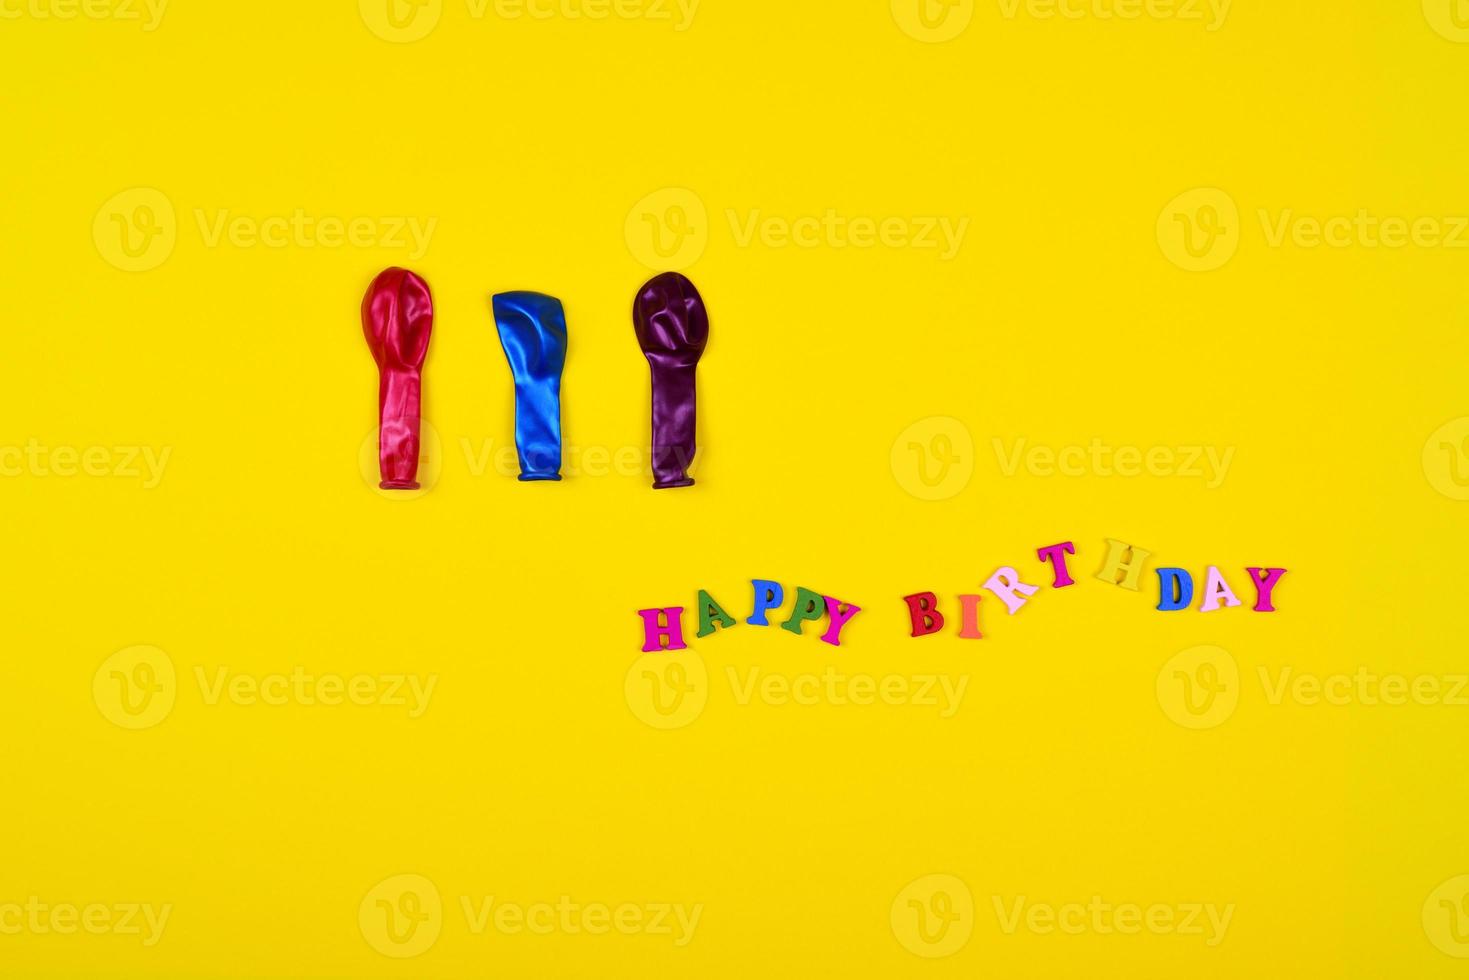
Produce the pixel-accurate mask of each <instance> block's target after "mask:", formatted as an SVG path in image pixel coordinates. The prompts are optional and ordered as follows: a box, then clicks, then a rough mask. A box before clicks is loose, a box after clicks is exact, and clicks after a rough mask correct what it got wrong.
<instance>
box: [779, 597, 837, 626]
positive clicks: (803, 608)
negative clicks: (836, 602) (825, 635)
mask: <svg viewBox="0 0 1469 980" xmlns="http://www.w3.org/2000/svg"><path fill="white" fill-rule="evenodd" d="M824 612H826V599H825V597H824V596H822V594H821V593H820V592H812V591H811V590H810V589H803V588H800V587H799V586H798V587H797V588H796V605H795V608H793V609H792V610H791V618H790V619H788V620H786V621H785V622H784V623H781V624H780V628H781V629H783V630H790V631H791V632H792V633H794V634H796V635H797V636H800V635H801V624H802V623H805V622H809V621H811V620H816V619H820V618H821V614H822V613H824Z"/></svg>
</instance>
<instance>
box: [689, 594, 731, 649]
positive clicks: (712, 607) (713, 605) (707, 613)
mask: <svg viewBox="0 0 1469 980" xmlns="http://www.w3.org/2000/svg"><path fill="white" fill-rule="evenodd" d="M715 623H718V624H719V625H720V626H723V627H724V628H725V629H729V628H730V627H731V626H733V625H734V624H735V621H734V617H733V616H731V615H730V614H729V613H727V612H725V611H724V607H723V606H721V605H720V604H719V603H717V602H715V601H714V597H713V596H711V595H710V594H709V593H707V592H705V591H704V590H703V589H700V590H699V632H698V635H699V636H700V637H705V636H708V635H709V634H710V633H713V632H714V630H715V629H716V628H717V627H716V626H715V625H714V624H715Z"/></svg>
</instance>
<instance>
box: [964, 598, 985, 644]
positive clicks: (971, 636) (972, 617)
mask: <svg viewBox="0 0 1469 980" xmlns="http://www.w3.org/2000/svg"><path fill="white" fill-rule="evenodd" d="M983 598H984V596H977V595H961V596H960V597H959V611H960V615H959V639H961V640H982V639H984V634H983V633H981V632H980V631H979V601H980V600H981V599H983Z"/></svg>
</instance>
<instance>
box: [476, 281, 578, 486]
mask: <svg viewBox="0 0 1469 980" xmlns="http://www.w3.org/2000/svg"><path fill="white" fill-rule="evenodd" d="M491 305H492V306H493V307H494V311H495V327H496V329H497V330H499V332H500V346H502V347H504V348H505V359H506V360H507V361H509V362H510V373H511V374H512V375H514V377H515V449H516V452H517V453H518V454H519V455H520V479H521V480H526V481H530V480H559V479H561V371H562V369H563V368H564V367H565V366H566V313H565V311H563V310H562V308H561V301H560V300H559V299H557V298H556V297H554V296H546V295H544V294H542V293H500V294H498V295H497V296H495V297H494V298H493V299H492V300H491Z"/></svg>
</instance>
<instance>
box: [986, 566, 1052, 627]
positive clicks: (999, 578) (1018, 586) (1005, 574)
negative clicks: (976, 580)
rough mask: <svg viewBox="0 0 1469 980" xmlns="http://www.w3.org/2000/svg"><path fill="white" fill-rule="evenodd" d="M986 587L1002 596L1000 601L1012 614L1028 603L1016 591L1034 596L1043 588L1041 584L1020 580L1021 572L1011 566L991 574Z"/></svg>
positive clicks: (1023, 594) (1022, 594)
mask: <svg viewBox="0 0 1469 980" xmlns="http://www.w3.org/2000/svg"><path fill="white" fill-rule="evenodd" d="M984 587H985V588H986V589H989V590H990V591H991V592H993V593H994V594H995V595H997V596H999V597H1000V601H1001V602H1003V603H1004V604H1005V608H1006V609H1007V610H1009V612H1010V615H1012V616H1013V615H1015V614H1016V613H1018V612H1019V611H1020V607H1021V606H1023V605H1025V603H1026V600H1025V599H1022V598H1020V596H1017V595H1016V594H1015V593H1017V592H1019V593H1020V595H1021V596H1032V595H1035V594H1036V593H1037V592H1039V591H1040V590H1041V587H1040V586H1039V585H1026V584H1025V583H1024V582H1022V581H1020V573H1019V572H1017V571H1016V570H1015V569H1013V568H1010V567H1009V566H1006V567H1004V568H1001V569H1000V570H998V571H997V572H995V574H993V575H991V576H990V580H989V581H988V582H986V583H984Z"/></svg>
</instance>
